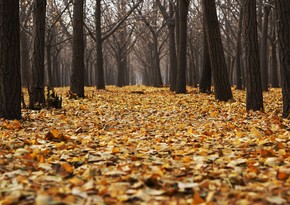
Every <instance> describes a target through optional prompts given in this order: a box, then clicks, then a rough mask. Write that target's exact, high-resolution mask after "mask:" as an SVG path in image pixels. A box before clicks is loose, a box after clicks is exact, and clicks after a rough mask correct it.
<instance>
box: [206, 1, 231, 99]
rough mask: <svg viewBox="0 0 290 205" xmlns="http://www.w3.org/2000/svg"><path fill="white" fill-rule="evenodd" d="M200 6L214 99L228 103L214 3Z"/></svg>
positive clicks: (224, 62) (229, 91) (207, 2)
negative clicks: (203, 21)
mask: <svg viewBox="0 0 290 205" xmlns="http://www.w3.org/2000/svg"><path fill="white" fill-rule="evenodd" d="M202 4H203V12H204V17H205V28H206V33H207V38H208V47H209V56H210V62H211V69H212V74H213V81H214V91H215V98H216V99H217V100H220V101H228V100H229V99H232V98H233V94H232V90H231V85H230V82H229V75H228V70H227V65H226V61H225V54H224V50H223V45H222V40H221V33H220V28H219V22H218V18H217V12H216V5H215V1H214V0H203V1H202Z"/></svg>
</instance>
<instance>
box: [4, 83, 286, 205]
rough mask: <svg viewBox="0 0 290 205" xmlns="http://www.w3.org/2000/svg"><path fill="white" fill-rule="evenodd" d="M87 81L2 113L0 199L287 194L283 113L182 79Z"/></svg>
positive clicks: (272, 104) (278, 197)
mask: <svg viewBox="0 0 290 205" xmlns="http://www.w3.org/2000/svg"><path fill="white" fill-rule="evenodd" d="M188 90H189V93H188V94H186V95H175V94H173V93H171V92H169V91H168V88H158V89H157V88H148V87H143V86H132V87H125V88H115V87H110V86H109V87H108V88H107V90H106V91H96V90H95V88H86V94H87V97H86V98H85V99H77V100H74V99H68V98H66V97H65V95H66V93H67V92H68V89H64V88H63V89H58V90H57V92H58V93H62V95H63V96H64V99H63V108H62V109H60V110H53V109H51V110H41V111H31V110H23V111H22V113H23V119H22V120H20V121H17V120H14V121H8V120H3V119H2V120H0V204H2V205H6V204H37V205H48V204H153V205H154V204H166V205H167V204H169V205H170V204H192V205H195V204H207V205H212V204H241V205H244V204H260V205H266V204H289V202H290V177H289V176H290V163H289V161H290V140H289V139H290V122H289V120H287V119H281V93H280V90H278V89H277V90H275V89H272V90H271V91H270V92H267V93H265V94H264V102H265V113H263V112H248V113H247V112H246V110H245V103H244V102H245V93H244V91H234V96H235V101H231V102H226V103H225V102H218V101H216V100H215V99H214V96H213V95H207V94H199V93H198V92H197V90H195V89H191V88H188Z"/></svg>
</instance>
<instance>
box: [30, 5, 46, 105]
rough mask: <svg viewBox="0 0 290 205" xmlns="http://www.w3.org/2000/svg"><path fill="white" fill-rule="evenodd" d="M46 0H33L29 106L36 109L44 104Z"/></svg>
mask: <svg viewBox="0 0 290 205" xmlns="http://www.w3.org/2000/svg"><path fill="white" fill-rule="evenodd" d="M45 17H46V0H34V5H33V33H32V40H33V56H32V69H31V77H32V79H31V88H30V96H29V97H30V98H29V107H30V108H31V109H36V108H39V107H43V106H44V104H45V96H44V49H45Z"/></svg>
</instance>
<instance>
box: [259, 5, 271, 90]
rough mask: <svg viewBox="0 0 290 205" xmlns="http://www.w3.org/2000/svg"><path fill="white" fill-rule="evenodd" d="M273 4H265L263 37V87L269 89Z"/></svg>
mask: <svg viewBox="0 0 290 205" xmlns="http://www.w3.org/2000/svg"><path fill="white" fill-rule="evenodd" d="M270 11H271V6H270V5H269V4H266V5H265V6H264V19H263V30H262V39H261V58H260V59H261V76H262V89H263V91H268V27H269V26H268V24H269V14H270Z"/></svg>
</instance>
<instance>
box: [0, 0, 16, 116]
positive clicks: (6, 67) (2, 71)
mask: <svg viewBox="0 0 290 205" xmlns="http://www.w3.org/2000/svg"><path fill="white" fill-rule="evenodd" d="M0 25H1V26H0V36H1V38H0V118H6V119H20V118H21V74H20V30H19V28H20V23H19V1H18V0H10V1H6V0H0Z"/></svg>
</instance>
